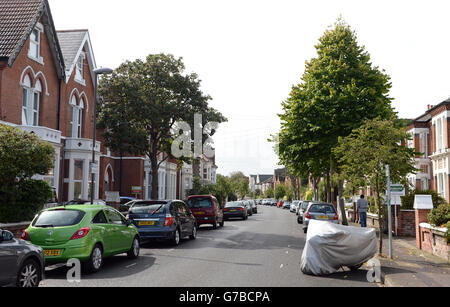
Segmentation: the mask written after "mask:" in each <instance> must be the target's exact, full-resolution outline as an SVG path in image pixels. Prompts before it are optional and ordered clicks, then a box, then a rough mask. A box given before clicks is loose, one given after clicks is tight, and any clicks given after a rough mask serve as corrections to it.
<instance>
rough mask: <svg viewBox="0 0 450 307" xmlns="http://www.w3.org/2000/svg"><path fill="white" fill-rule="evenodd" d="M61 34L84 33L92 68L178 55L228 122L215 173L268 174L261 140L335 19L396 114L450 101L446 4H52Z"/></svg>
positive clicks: (274, 126) (219, 137)
mask: <svg viewBox="0 0 450 307" xmlns="http://www.w3.org/2000/svg"><path fill="white" fill-rule="evenodd" d="M49 1H50V6H51V10H52V14H53V18H54V21H55V26H56V28H57V29H58V30H66V29H85V28H87V29H89V32H90V35H91V40H92V45H93V48H94V53H95V57H96V61H97V66H99V67H100V66H103V67H111V68H116V67H117V66H118V65H119V64H120V63H122V62H123V61H125V60H135V59H137V58H145V56H147V55H148V54H154V53H161V52H163V53H172V54H174V55H175V56H180V57H183V59H184V62H185V64H186V67H187V70H188V72H196V73H197V74H198V75H199V77H200V79H201V80H202V89H203V91H204V92H205V93H207V94H209V95H211V96H212V97H213V99H214V100H213V101H212V102H211V104H212V106H213V107H215V108H216V109H218V110H220V111H221V112H222V113H223V114H224V115H225V116H226V117H227V118H228V120H229V121H228V123H225V124H222V125H221V126H220V128H219V131H218V132H217V134H216V135H215V137H214V140H215V143H216V163H217V165H218V167H219V170H218V172H219V173H221V174H225V175H228V174H229V173H230V172H232V171H236V170H240V171H243V172H244V173H245V174H246V175H249V174H257V173H260V174H272V173H273V169H274V168H276V167H277V162H278V159H277V157H276V156H275V154H274V153H273V150H272V145H271V144H269V143H267V141H266V140H267V138H268V137H269V136H270V134H272V133H276V132H277V131H278V129H279V126H280V122H279V119H278V117H277V113H280V112H281V105H280V103H281V102H282V101H283V100H285V99H286V98H287V96H288V95H289V92H290V89H291V86H292V85H293V84H297V83H299V82H300V79H301V76H302V74H303V71H304V66H305V65H304V64H305V61H306V60H309V59H311V58H312V57H315V55H316V54H315V48H314V45H316V44H317V42H318V39H319V37H320V36H321V35H322V34H323V32H324V31H325V30H326V29H327V28H328V26H330V25H332V24H333V23H334V22H335V21H336V19H337V18H338V17H339V15H342V17H343V19H344V20H345V21H346V22H347V23H348V24H349V25H350V26H351V28H352V29H353V30H355V31H356V32H357V35H358V41H359V43H360V44H361V45H364V46H366V50H367V51H368V52H369V53H370V55H371V56H372V62H373V63H374V64H375V65H376V66H379V67H380V68H382V69H385V70H386V72H387V73H388V74H389V75H390V76H391V78H392V83H393V88H392V91H391V97H392V98H394V102H393V105H394V107H395V109H396V110H397V112H398V113H399V115H400V116H401V117H405V118H415V117H418V116H419V115H421V114H422V113H424V112H425V110H426V106H427V104H438V103H440V102H442V101H443V100H445V99H447V98H448V97H450V22H449V17H448V16H449V15H448V14H449V11H450V2H449V1H448V0H443V1H433V0H429V1H411V0H409V1H400V0H395V1H381V0H377V1H362V0H359V1H336V0H334V1H317V0H314V1H299V0H297V1H284V0H276V1H275V0H274V1H262V0H255V1H250V0H239V1H234V0H226V1H218V0H205V1H203V0H179V1H175V0H161V1H152V0H127V1H123V0H120V1H119V0H77V1H67V0H49Z"/></svg>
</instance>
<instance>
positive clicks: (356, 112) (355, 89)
mask: <svg viewBox="0 0 450 307" xmlns="http://www.w3.org/2000/svg"><path fill="white" fill-rule="evenodd" d="M315 47H316V51H317V57H315V58H313V59H311V60H310V61H308V62H306V67H305V72H304V74H303V77H302V80H301V83H300V84H298V85H296V86H293V88H292V91H291V93H290V95H289V97H288V98H287V100H286V101H284V102H283V103H282V107H283V113H282V114H280V119H281V131H280V134H279V157H280V161H281V163H282V164H283V165H286V166H287V167H289V168H290V169H292V170H293V171H295V173H296V174H297V175H299V176H302V177H306V176H310V175H311V176H312V177H314V178H318V177H322V176H324V174H331V175H332V174H333V172H335V171H337V172H339V164H338V161H337V159H336V156H335V154H334V152H333V149H334V148H335V147H336V145H337V143H338V139H339V137H346V136H348V135H349V134H350V133H351V132H352V131H353V130H354V129H356V128H358V127H360V126H361V125H363V124H364V123H365V122H366V121H367V120H369V119H374V118H381V119H389V118H392V117H394V116H395V113H394V111H393V109H392V107H391V98H390V97H389V90H390V88H391V83H390V78H389V76H388V75H387V74H385V73H384V71H381V70H380V69H379V68H378V67H376V66H374V65H373V64H372V63H371V60H370V55H369V54H368V53H367V52H366V51H365V48H364V47H363V46H360V45H359V44H358V42H357V36H356V34H355V32H354V31H352V30H351V29H350V27H349V26H348V25H347V24H346V23H345V22H344V21H342V20H340V19H339V20H338V21H337V22H336V23H335V25H334V26H333V27H332V28H330V29H328V30H326V31H325V33H324V34H323V36H322V37H321V38H320V39H319V43H318V44H317V45H316V46H315ZM339 191H340V192H339V193H340V195H341V194H342V191H343V183H342V182H340V184H339ZM341 198H342V197H341ZM340 207H342V208H341V211H342V210H343V201H341V202H340ZM341 213H343V212H341ZM341 215H342V217H343V218H345V216H344V214H341Z"/></svg>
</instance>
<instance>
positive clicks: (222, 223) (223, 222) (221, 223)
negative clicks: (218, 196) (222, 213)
mask: <svg viewBox="0 0 450 307" xmlns="http://www.w3.org/2000/svg"><path fill="white" fill-rule="evenodd" d="M219 225H220V227H223V225H225V219H224V218H222V222H220V224H219Z"/></svg>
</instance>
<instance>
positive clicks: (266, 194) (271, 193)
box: [264, 187, 275, 198]
mask: <svg viewBox="0 0 450 307" xmlns="http://www.w3.org/2000/svg"><path fill="white" fill-rule="evenodd" d="M264 197H265V198H274V197H275V193H274V191H273V189H272V188H271V187H269V188H267V190H266V191H265V192H264Z"/></svg>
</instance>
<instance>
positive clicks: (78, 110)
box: [70, 95, 84, 139]
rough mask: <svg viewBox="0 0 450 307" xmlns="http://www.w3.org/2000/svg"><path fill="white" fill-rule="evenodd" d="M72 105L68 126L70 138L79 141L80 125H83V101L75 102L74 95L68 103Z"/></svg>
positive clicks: (80, 134)
mask: <svg viewBox="0 0 450 307" xmlns="http://www.w3.org/2000/svg"><path fill="white" fill-rule="evenodd" d="M70 104H71V105H72V112H71V114H70V126H71V129H72V137H73V138H78V139H80V138H81V136H82V125H83V108H84V103H83V99H80V100H79V101H78V102H77V98H76V97H75V95H73V96H72V99H71V101H70Z"/></svg>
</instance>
